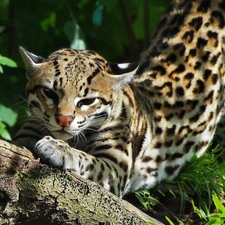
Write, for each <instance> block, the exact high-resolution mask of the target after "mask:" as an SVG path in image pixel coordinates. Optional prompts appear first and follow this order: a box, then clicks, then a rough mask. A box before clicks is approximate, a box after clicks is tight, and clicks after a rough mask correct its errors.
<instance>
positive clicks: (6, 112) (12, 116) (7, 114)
mask: <svg viewBox="0 0 225 225" xmlns="http://www.w3.org/2000/svg"><path fill="white" fill-rule="evenodd" d="M17 116H18V115H17V113H15V112H14V111H13V110H12V109H10V108H8V107H5V106H4V105H2V104H0V121H2V122H4V123H6V124H7V125H9V126H10V127H12V126H13V125H14V124H15V123H16V119H17Z"/></svg>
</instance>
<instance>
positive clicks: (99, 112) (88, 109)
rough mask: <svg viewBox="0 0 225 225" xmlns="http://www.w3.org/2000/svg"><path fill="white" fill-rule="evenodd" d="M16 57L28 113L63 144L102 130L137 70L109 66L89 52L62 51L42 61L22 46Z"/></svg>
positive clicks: (134, 67)
mask: <svg viewBox="0 0 225 225" xmlns="http://www.w3.org/2000/svg"><path fill="white" fill-rule="evenodd" d="M20 52H21V55H22V58H23V61H24V63H25V66H26V69H27V78H28V84H27V87H26V95H27V100H28V106H29V108H30V111H31V113H32V115H33V116H34V117H35V118H37V119H40V120H41V121H43V122H44V124H45V126H46V128H47V129H48V130H49V131H50V132H51V133H52V135H53V136H54V137H55V138H60V139H63V140H68V139H70V138H72V137H74V136H77V135H78V134H79V133H80V132H84V131H86V130H88V129H89V130H90V129H94V130H97V129H98V128H99V127H101V126H102V125H103V124H104V123H105V121H106V120H107V119H108V118H109V117H110V116H111V114H112V113H113V110H114V106H115V103H116V102H117V100H118V98H119V95H118V93H120V92H121V90H122V89H123V88H124V86H125V85H127V84H128V83H129V82H130V81H131V80H132V78H133V76H134V74H135V71H136V69H137V64H136V63H132V64H131V63H125V64H110V63H108V62H107V61H106V60H105V59H104V58H102V57H101V56H99V55H98V54H97V53H95V52H93V51H86V50H80V51H78V50H73V49H62V50H59V51H56V52H54V53H52V54H51V55H50V56H49V57H48V58H47V59H44V58H42V57H40V56H37V55H34V54H33V53H30V52H28V51H26V50H25V49H24V48H22V47H20Z"/></svg>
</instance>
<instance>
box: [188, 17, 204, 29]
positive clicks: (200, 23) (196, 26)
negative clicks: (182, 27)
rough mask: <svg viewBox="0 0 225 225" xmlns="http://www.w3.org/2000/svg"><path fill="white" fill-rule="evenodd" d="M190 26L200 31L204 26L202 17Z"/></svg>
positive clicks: (190, 23)
mask: <svg viewBox="0 0 225 225" xmlns="http://www.w3.org/2000/svg"><path fill="white" fill-rule="evenodd" d="M189 25H190V26H192V27H194V29H195V31H198V30H199V29H200V27H201V26H202V17H200V16H199V17H197V18H193V19H192V20H191V21H190V22H189Z"/></svg>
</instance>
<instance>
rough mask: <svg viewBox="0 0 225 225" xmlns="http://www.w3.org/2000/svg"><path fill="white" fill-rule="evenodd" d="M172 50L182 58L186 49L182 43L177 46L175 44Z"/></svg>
mask: <svg viewBox="0 0 225 225" xmlns="http://www.w3.org/2000/svg"><path fill="white" fill-rule="evenodd" d="M173 49H174V50H175V51H177V52H179V54H180V56H183V55H184V52H185V49H186V47H185V46H184V44H183V43H178V44H175V45H174V46H173Z"/></svg>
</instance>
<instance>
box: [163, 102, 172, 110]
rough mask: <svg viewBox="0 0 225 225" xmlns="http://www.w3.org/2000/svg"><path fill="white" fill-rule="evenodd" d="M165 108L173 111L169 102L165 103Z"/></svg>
mask: <svg viewBox="0 0 225 225" xmlns="http://www.w3.org/2000/svg"><path fill="white" fill-rule="evenodd" d="M163 106H164V107H165V108H167V109H171V108H172V105H171V104H170V103H169V102H166V101H165V102H164V104H163Z"/></svg>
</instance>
